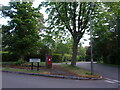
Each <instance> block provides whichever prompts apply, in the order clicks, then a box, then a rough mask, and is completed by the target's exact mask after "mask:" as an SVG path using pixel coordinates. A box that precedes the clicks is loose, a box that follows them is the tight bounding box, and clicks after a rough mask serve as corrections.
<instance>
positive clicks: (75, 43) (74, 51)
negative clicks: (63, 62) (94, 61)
mask: <svg viewBox="0 0 120 90" xmlns="http://www.w3.org/2000/svg"><path fill="white" fill-rule="evenodd" d="M78 42H79V41H78V40H77V39H74V42H73V48H72V49H73V50H72V51H73V52H72V61H71V66H75V65H76V56H77V49H78Z"/></svg>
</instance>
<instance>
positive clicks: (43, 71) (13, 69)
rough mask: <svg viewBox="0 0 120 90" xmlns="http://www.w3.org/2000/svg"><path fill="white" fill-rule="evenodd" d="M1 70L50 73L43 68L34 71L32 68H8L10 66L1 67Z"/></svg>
mask: <svg viewBox="0 0 120 90" xmlns="http://www.w3.org/2000/svg"><path fill="white" fill-rule="evenodd" d="M2 70H3V71H15V72H25V73H41V74H50V72H49V71H45V70H39V71H34V70H27V69H17V68H10V67H2Z"/></svg>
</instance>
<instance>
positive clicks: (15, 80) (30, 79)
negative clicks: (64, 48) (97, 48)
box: [2, 72, 118, 88]
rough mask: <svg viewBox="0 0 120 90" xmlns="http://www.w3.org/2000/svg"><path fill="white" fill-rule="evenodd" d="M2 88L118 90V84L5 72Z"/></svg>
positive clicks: (105, 81)
mask: <svg viewBox="0 0 120 90" xmlns="http://www.w3.org/2000/svg"><path fill="white" fill-rule="evenodd" d="M2 88H118V83H117V82H116V81H108V80H70V79H59V78H50V77H42V76H32V75H25V74H15V73H7V72H3V73H2Z"/></svg>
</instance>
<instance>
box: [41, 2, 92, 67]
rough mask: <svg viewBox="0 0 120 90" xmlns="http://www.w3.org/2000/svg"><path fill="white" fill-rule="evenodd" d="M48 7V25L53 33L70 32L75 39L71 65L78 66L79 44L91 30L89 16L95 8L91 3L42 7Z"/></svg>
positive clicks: (54, 4) (57, 3)
mask: <svg viewBox="0 0 120 90" xmlns="http://www.w3.org/2000/svg"><path fill="white" fill-rule="evenodd" d="M41 6H44V7H47V9H46V12H48V13H49V17H48V24H49V28H50V30H51V31H53V32H55V31H57V32H66V31H69V32H70V34H71V35H72V38H73V48H72V52H73V53H72V61H71V65H72V66H75V65H76V56H77V50H78V43H79V41H80V39H81V38H82V36H83V34H84V33H85V31H86V29H87V28H89V27H88V24H89V16H90V15H92V14H93V13H92V12H93V10H94V8H93V7H92V4H91V3H90V2H86V3H85V2H64V3H63V2H43V3H42V4H40V7H41Z"/></svg>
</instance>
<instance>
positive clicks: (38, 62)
mask: <svg viewBox="0 0 120 90" xmlns="http://www.w3.org/2000/svg"><path fill="white" fill-rule="evenodd" d="M37 71H39V62H37Z"/></svg>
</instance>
